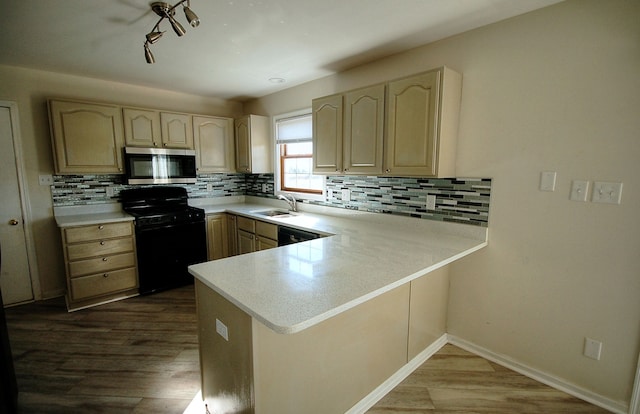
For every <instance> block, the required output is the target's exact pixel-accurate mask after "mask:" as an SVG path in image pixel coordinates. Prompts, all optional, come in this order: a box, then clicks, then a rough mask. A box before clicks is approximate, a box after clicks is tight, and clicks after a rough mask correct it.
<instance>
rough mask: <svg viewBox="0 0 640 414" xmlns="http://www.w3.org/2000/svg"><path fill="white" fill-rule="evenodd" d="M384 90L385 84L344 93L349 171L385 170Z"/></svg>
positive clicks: (345, 160)
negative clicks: (383, 145) (383, 165)
mask: <svg viewBox="0 0 640 414" xmlns="http://www.w3.org/2000/svg"><path fill="white" fill-rule="evenodd" d="M384 91H385V89H384V85H375V86H370V87H368V88H363V89H358V90H355V91H351V92H347V93H346V94H345V95H344V136H343V139H344V144H343V155H342V158H343V171H344V173H345V174H370V175H373V174H380V173H382V153H383V151H382V143H383V137H384V100H385V96H384Z"/></svg>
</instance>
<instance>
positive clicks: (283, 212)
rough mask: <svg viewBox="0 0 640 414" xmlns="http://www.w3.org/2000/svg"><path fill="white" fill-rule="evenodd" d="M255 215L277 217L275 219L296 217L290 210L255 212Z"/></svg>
mask: <svg viewBox="0 0 640 414" xmlns="http://www.w3.org/2000/svg"><path fill="white" fill-rule="evenodd" d="M252 213H253V214H258V215H261V216H266V217H275V218H285V217H291V216H294V215H295V213H293V212H291V211H288V210H262V211H253V212H252Z"/></svg>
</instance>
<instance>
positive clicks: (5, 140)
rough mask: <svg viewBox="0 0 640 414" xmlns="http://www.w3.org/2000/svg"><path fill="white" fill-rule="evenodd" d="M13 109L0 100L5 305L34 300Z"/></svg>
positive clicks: (1, 284) (0, 231) (0, 211)
mask: <svg viewBox="0 0 640 414" xmlns="http://www.w3.org/2000/svg"><path fill="white" fill-rule="evenodd" d="M12 111H15V109H12V107H11V106H7V105H6V104H4V103H2V102H0V148H2V151H0V197H1V198H2V203H0V245H2V270H1V273H0V287H1V288H2V301H3V302H4V304H5V305H11V304H15V303H20V302H26V301H30V300H33V287H32V285H31V274H30V271H29V261H28V257H27V243H26V237H25V229H24V221H23V213H22V203H21V200H20V188H19V184H18V167H17V164H16V156H15V149H14V139H17V137H16V136H15V135H16V134H15V131H16V130H17V125H16V123H17V115H16V113H15V112H14V113H13V114H12ZM12 115H13V116H12Z"/></svg>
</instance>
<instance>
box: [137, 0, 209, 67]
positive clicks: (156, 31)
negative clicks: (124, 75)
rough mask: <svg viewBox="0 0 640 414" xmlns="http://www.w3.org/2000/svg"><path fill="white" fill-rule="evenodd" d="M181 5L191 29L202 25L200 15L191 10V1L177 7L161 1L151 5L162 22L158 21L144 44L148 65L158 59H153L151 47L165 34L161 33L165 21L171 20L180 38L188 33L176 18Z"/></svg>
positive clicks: (184, 1) (172, 26)
mask: <svg viewBox="0 0 640 414" xmlns="http://www.w3.org/2000/svg"><path fill="white" fill-rule="evenodd" d="M180 5H182V9H183V11H184V16H185V17H186V18H187V22H189V24H190V25H191V27H193V28H196V27H198V26H199V25H200V18H198V15H197V14H195V13H194V12H193V10H191V8H190V6H191V1H190V0H181V1H179V2H178V3H176V4H175V6H172V5H170V4H169V3H164V2H160V1H157V2H154V3H151V10H153V11H154V13H155V14H157V15H158V16H160V20H158V23H156V25H155V26H153V29H151V31H150V32H149V33H147V36H146V38H147V40H145V42H144V58H145V59H146V61H147V63H149V64H151V63H155V61H156V59H155V58H154V57H153V53H151V49H150V48H149V45H152V44H154V43H156V42H157V41H158V40H160V38H161V37H162V35H163V34H164V32H161V31H160V23H162V21H163V20H164V19H167V20H169V23H170V24H171V28H172V29H173V31H174V32H175V33H176V34H177V35H178V36H183V35H184V34H185V33H186V32H187V31H186V30H184V27H182V25H181V24H180V23H179V22H178V21H177V20H176V19H175V17H174V15H175V14H176V7H178V6H180Z"/></svg>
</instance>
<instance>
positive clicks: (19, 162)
mask: <svg viewBox="0 0 640 414" xmlns="http://www.w3.org/2000/svg"><path fill="white" fill-rule="evenodd" d="M0 107H3V108H7V109H9V117H10V119H11V135H12V139H13V153H14V156H15V163H16V164H15V165H16V175H17V177H18V195H19V197H20V209H21V210H22V223H23V226H22V228H23V231H24V236H25V242H26V246H25V247H26V250H27V264H28V266H29V277H30V279H31V291H32V293H33V300H40V299H42V292H41V291H40V277H39V273H38V263H37V260H36V254H35V252H36V248H35V243H34V238H33V232H32V230H31V203H30V202H29V192H28V191H27V180H26V173H25V169H24V162H23V161H24V156H23V153H22V135H21V134H20V118H19V116H18V104H17V103H16V102H14V101H4V100H0ZM19 304H20V303H17V304H16V305H19Z"/></svg>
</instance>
